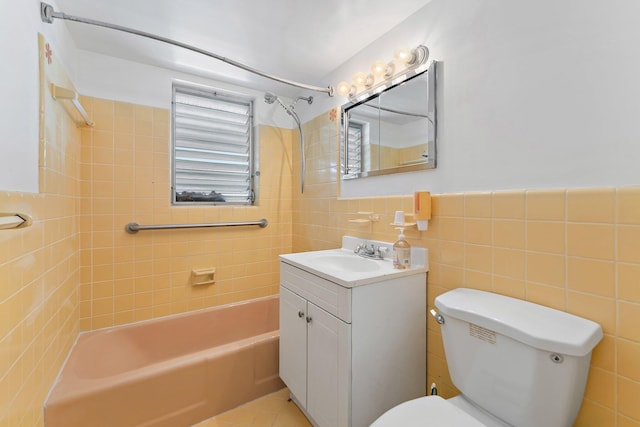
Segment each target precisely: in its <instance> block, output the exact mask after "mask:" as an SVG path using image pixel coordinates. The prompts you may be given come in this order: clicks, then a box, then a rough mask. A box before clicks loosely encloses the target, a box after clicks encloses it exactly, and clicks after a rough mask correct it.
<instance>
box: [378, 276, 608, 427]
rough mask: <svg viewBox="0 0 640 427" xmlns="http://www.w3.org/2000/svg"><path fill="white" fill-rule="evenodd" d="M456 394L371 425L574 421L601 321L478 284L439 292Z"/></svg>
mask: <svg viewBox="0 0 640 427" xmlns="http://www.w3.org/2000/svg"><path fill="white" fill-rule="evenodd" d="M435 305H436V307H437V308H438V310H440V316H437V314H436V313H434V314H436V317H437V318H439V319H440V321H441V322H442V326H441V327H442V338H443V341H444V349H445V353H446V358H447V364H448V365H449V373H450V374H451V379H452V381H453V384H454V385H455V386H456V387H457V388H458V389H459V390H460V391H461V392H462V394H461V395H459V396H456V397H454V398H452V399H448V400H445V399H442V398H441V397H439V396H427V397H421V398H418V399H414V400H411V401H408V402H404V403H402V404H400V405H398V406H396V407H394V408H391V409H390V410H388V411H387V412H385V413H384V414H382V416H380V418H378V419H377V420H376V421H375V422H374V423H373V424H372V425H371V427H412V426H416V427H417V426H434V427H435V426H440V427H449V426H452V427H453V426H455V427H481V426H486V427H504V426H516V427H540V426H546V427H570V426H572V425H573V422H574V421H575V418H576V416H577V414H578V411H579V410H580V405H581V403H582V397H583V393H584V387H585V384H586V382H587V375H588V372H589V364H590V361H591V351H592V350H593V348H594V347H595V346H596V344H597V343H598V342H599V341H600V340H601V339H602V328H601V327H600V325H598V324H597V323H594V322H592V321H590V320H586V319H583V318H581V317H577V316H574V315H571V314H568V313H565V312H562V311H558V310H554V309H551V308H548V307H543V306H540V305H537V304H533V303H529V302H526V301H523V300H519V299H515V298H509V297H505V296H502V295H497V294H493V293H490V292H483V291H477V290H473V289H464V288H460V289H455V290H453V291H450V292H447V293H444V294H442V295H440V296H439V297H437V298H436V300H435Z"/></svg>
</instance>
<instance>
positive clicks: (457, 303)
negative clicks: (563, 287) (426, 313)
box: [435, 288, 602, 356]
mask: <svg viewBox="0 0 640 427" xmlns="http://www.w3.org/2000/svg"><path fill="white" fill-rule="evenodd" d="M435 305H436V307H437V308H438V309H439V310H440V314H442V315H443V316H444V318H445V324H446V318H447V316H450V317H454V318H457V319H460V320H463V321H465V322H469V323H474V324H476V325H478V326H481V327H483V328H486V329H490V330H492V331H495V332H496V333H499V334H502V335H505V336H508V337H510V338H512V339H514V340H517V341H520V342H522V343H524V344H527V345H530V346H532V347H535V348H538V349H540V350H546V351H550V352H557V353H561V354H566V355H571V356H584V355H586V354H588V353H589V352H590V351H591V350H593V348H594V347H595V346H596V344H598V342H600V340H601V339H602V328H601V327H600V325H599V324H597V323H595V322H592V321H591V320H587V319H584V318H582V317H578V316H575V315H573V314H569V313H566V312H564V311H559V310H555V309H553V308H549V307H544V306H541V305H538V304H534V303H531V302H527V301H524V300H520V299H517V298H511V297H507V296H504V295H498V294H494V293H491V292H484V291H479V290H475V289H466V288H458V289H454V290H452V291H449V292H446V293H444V294H442V295H440V296H438V297H437V298H436V300H435Z"/></svg>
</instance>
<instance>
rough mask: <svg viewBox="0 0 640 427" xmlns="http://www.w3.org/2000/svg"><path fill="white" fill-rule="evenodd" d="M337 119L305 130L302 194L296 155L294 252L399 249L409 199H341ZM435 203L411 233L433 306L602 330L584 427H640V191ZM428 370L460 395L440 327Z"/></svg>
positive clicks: (522, 194)
mask: <svg viewBox="0 0 640 427" xmlns="http://www.w3.org/2000/svg"><path fill="white" fill-rule="evenodd" d="M335 117H336V114H335V112H328V113H327V114H323V115H321V116H318V117H316V118H315V119H313V120H311V121H309V122H308V123H306V124H305V127H304V132H305V137H306V140H307V151H306V154H307V165H306V166H307V174H306V180H307V183H306V186H305V192H304V194H300V192H299V191H296V190H297V188H298V187H297V185H298V184H297V183H298V182H299V178H298V177H299V158H300V157H299V156H300V151H299V149H298V150H296V144H294V152H293V154H294V159H296V161H294V197H293V249H294V251H306V250H319V249H327V248H334V247H338V246H339V245H340V238H341V236H342V235H344V234H348V235H354V236H359V237H362V238H369V239H379V240H386V241H394V240H395V238H396V232H395V230H393V229H392V228H391V227H390V226H389V223H390V222H392V220H393V214H394V212H395V211H396V210H404V211H405V212H413V200H412V197H411V196H402V197H370V198H358V199H340V198H338V197H337V194H338V188H339V181H338V180H337V179H336V176H337V172H336V171H337V170H339V168H338V164H339V163H338V162H339V159H338V157H337V154H336V153H337V149H338V136H339V127H338V126H339V123H338V121H337V120H335ZM294 139H295V135H294ZM424 189H425V190H429V188H428V187H427V186H425V188H424ZM432 203H433V219H432V220H431V221H430V223H429V229H428V231H426V232H422V233H420V232H417V231H416V230H415V229H414V230H407V231H406V235H407V238H408V240H409V242H410V243H411V244H413V245H419V246H424V247H427V248H429V258H430V271H429V276H428V285H427V294H428V305H429V306H430V307H431V306H433V300H434V298H435V297H436V296H438V295H439V294H441V293H443V292H445V291H447V290H449V289H453V288H456V287H463V286H464V287H470V288H476V289H482V290H488V291H493V292H497V293H500V294H504V295H508V296H512V297H516V298H521V299H525V300H527V301H532V302H535V303H538V304H542V305H546V306H550V307H553V308H556V309H559V310H563V311H567V312H570V313H573V314H576V315H579V316H583V317H586V318H588V319H591V320H594V321H596V322H598V323H599V324H600V325H602V327H603V330H604V333H605V336H604V339H603V340H602V342H601V343H600V344H599V345H598V346H597V347H596V349H595V351H594V353H593V357H592V362H591V369H590V374H589V381H588V384H587V388H586V392H585V399H584V402H583V406H582V409H581V412H580V414H579V416H578V419H577V421H576V423H575V425H576V426H580V427H582V426H594V427H595V426H598V427H602V426H611V427H630V426H635V427H639V426H640V409H639V408H640V405H638V403H639V400H638V396H639V395H640V187H624V188H589V189H568V190H566V189H557V190H556V189H554V190H536V189H531V190H523V191H495V192H485V193H459V194H434V195H433V198H432ZM358 212H374V213H376V214H379V215H380V220H379V221H378V222H373V223H368V224H357V223H351V222H349V220H350V219H356V218H364V217H365V216H364V215H362V214H358ZM427 369H428V378H427V383H428V384H431V382H434V381H435V382H436V383H437V384H438V388H439V390H440V392H441V394H442V395H443V396H444V397H451V396H453V395H455V394H457V393H458V391H457V390H456V389H455V387H454V386H453V384H452V383H451V379H450V377H449V375H448V370H447V365H446V360H445V357H444V349H443V347H442V341H441V336H440V330H439V327H438V325H437V324H436V323H435V322H434V321H433V320H432V319H431V318H429V320H428V356H427Z"/></svg>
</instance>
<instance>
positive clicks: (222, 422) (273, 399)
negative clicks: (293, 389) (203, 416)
mask: <svg viewBox="0 0 640 427" xmlns="http://www.w3.org/2000/svg"><path fill="white" fill-rule="evenodd" d="M288 399H289V389H287V388H283V389H282V390H279V391H276V392H275V393H271V394H268V395H266V396H264V397H261V398H259V399H256V400H254V401H252V402H249V403H245V404H244V405H242V406H239V407H237V408H234V409H232V410H230V411H227V412H224V413H222V414H220V415H217V416H215V417H213V418H209V419H208V420H205V421H202V422H201V423H198V424H196V425H194V426H193V427H311V423H310V422H309V421H308V420H307V419H306V418H305V417H304V415H302V412H300V409H298V407H297V406H296V405H295V403H293V402H289V401H288Z"/></svg>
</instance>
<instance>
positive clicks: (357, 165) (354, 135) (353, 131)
mask: <svg viewBox="0 0 640 427" xmlns="http://www.w3.org/2000/svg"><path fill="white" fill-rule="evenodd" d="M362 128H363V126H362V124H361V123H354V122H353V121H350V122H349V127H348V129H347V132H348V135H347V144H348V150H347V159H346V160H347V170H346V173H347V174H357V173H360V172H361V171H362V143H363V129H362Z"/></svg>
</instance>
